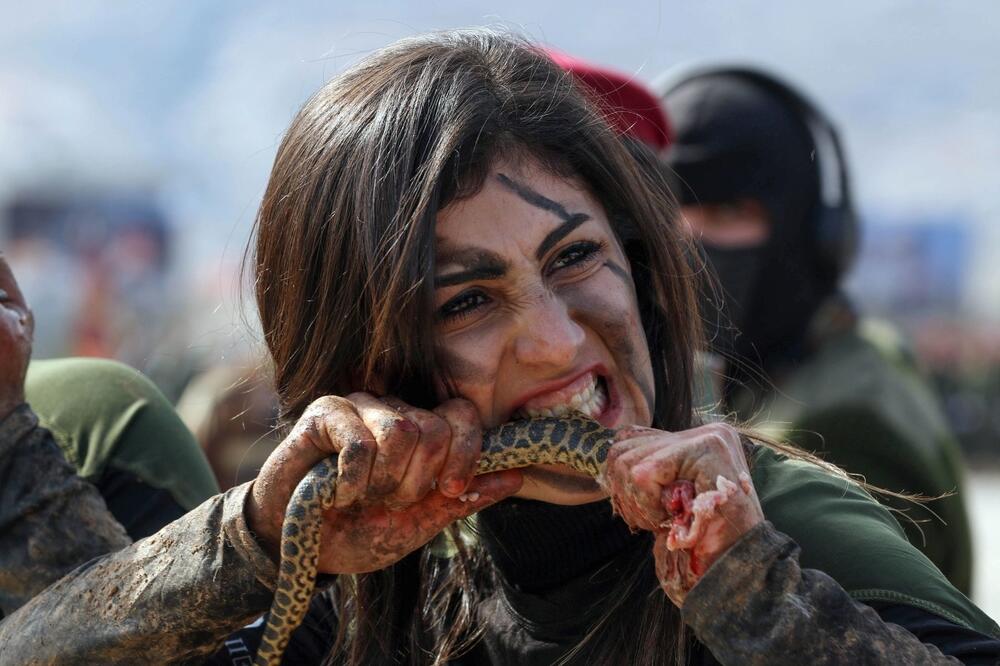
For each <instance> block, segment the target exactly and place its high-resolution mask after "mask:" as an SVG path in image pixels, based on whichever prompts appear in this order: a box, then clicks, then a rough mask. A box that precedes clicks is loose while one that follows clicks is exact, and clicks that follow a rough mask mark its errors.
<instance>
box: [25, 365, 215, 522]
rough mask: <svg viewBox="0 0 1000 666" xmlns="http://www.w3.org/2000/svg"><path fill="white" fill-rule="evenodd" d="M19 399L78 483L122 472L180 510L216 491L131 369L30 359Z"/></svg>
mask: <svg viewBox="0 0 1000 666" xmlns="http://www.w3.org/2000/svg"><path fill="white" fill-rule="evenodd" d="M25 396H26V399H27V402H28V403H29V404H30V405H31V407H32V409H33V410H34V411H35V413H36V414H38V419H39V422H40V423H41V425H43V426H44V427H46V428H48V429H49V430H51V431H52V433H53V434H54V435H55V439H56V441H57V443H58V444H59V446H60V448H62V450H63V455H65V456H66V459H67V460H68V461H69V462H70V463H71V464H72V465H73V466H74V467H76V469H77V473H78V474H79V475H80V476H82V477H83V478H85V479H88V480H95V481H96V480H98V479H99V478H100V477H101V476H102V475H103V474H104V473H105V472H106V471H107V470H108V469H109V468H114V469H116V470H119V471H122V472H127V473H129V474H133V475H135V476H136V477H138V478H139V479H140V480H141V481H142V482H143V483H145V484H146V485H148V486H151V487H153V488H158V489H163V490H166V491H168V492H169V493H170V495H171V496H172V497H173V498H174V499H175V500H176V501H177V503H178V504H179V505H180V506H181V507H183V509H184V510H186V511H190V510H191V509H193V508H194V507H196V506H198V505H199V504H201V503H202V502H203V501H205V500H206V499H208V498H209V497H211V496H212V495H215V494H216V493H218V492H219V487H218V484H217V483H216V482H215V477H214V476H213V474H212V470H211V468H210V467H209V466H208V461H207V460H206V459H205V456H204V454H203V453H202V451H201V449H200V448H199V446H198V443H197V442H196V441H195V439H194V436H193V435H192V434H191V432H190V431H189V430H188V429H187V427H186V426H185V425H184V423H183V422H182V421H181V420H180V418H179V417H178V416H177V413H176V412H175V411H174V408H173V406H172V405H171V404H170V403H169V401H167V399H166V398H165V397H164V396H163V394H162V393H160V391H159V389H157V388H156V386H154V385H153V383H152V382H151V381H149V380H148V379H147V378H146V377H144V376H143V375H142V374H141V373H139V372H138V371H137V370H134V369H132V368H130V367H128V366H126V365H123V364H121V363H117V362H114V361H108V360H104V359H92V358H67V359H57V360H46V361H32V363H31V364H30V366H29V367H28V376H27V379H26V381H25Z"/></svg>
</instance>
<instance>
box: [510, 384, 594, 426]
mask: <svg viewBox="0 0 1000 666" xmlns="http://www.w3.org/2000/svg"><path fill="white" fill-rule="evenodd" d="M607 404H608V396H607V394H606V391H605V389H604V387H603V385H601V384H600V383H599V382H598V381H597V377H596V376H595V377H594V380H593V382H591V384H590V386H588V387H587V388H585V389H584V390H582V391H580V392H579V393H577V394H576V395H574V396H573V397H571V398H570V399H569V401H568V402H567V403H565V404H561V405H553V406H551V407H546V408H544V409H525V408H522V409H519V410H518V411H517V414H516V416H519V417H528V418H537V417H540V416H555V417H562V416H568V415H569V414H570V413H572V412H579V413H580V414H583V415H584V416H586V417H589V418H593V417H596V416H598V415H599V414H600V413H601V412H603V411H604V408H605V407H606V406H607Z"/></svg>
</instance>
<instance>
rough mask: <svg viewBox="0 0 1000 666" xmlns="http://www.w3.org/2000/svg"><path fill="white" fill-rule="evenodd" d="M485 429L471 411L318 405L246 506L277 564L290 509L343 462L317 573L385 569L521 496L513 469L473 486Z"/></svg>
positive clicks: (366, 400)
mask: <svg viewBox="0 0 1000 666" xmlns="http://www.w3.org/2000/svg"><path fill="white" fill-rule="evenodd" d="M481 447H482V427H481V425H480V422H479V415H478V414H477V413H476V410H475V408H474V407H473V405H472V403H470V402H468V401H466V400H461V399H454V400H449V401H447V402H445V403H443V404H441V405H440V406H438V407H437V408H435V409H434V410H433V411H427V410H423V409H418V408H416V407H412V406H410V405H407V404H405V403H403V402H402V401H400V400H397V399H394V398H391V397H386V398H376V397H374V396H372V395H370V394H367V393H353V394H351V395H349V396H347V397H346V398H341V397H338V396H326V397H323V398H320V399H319V400H316V401H315V402H313V403H312V404H311V405H310V406H309V407H308V408H307V409H306V411H305V413H304V414H303V415H302V417H301V418H300V419H299V420H298V422H297V423H296V424H295V427H294V428H293V429H292V432H291V433H290V434H289V436H288V437H287V438H286V439H285V440H284V441H283V442H282V443H281V444H280V445H279V446H278V448H277V449H275V451H274V452H273V453H272V454H271V455H270V457H268V459H267V461H266V462H265V463H264V466H263V467H262V468H261V470H260V474H259V475H258V477H257V479H256V480H255V481H254V485H253V489H252V492H251V495H250V498H249V499H248V502H249V504H248V506H247V520H248V522H249V525H250V528H251V529H252V530H253V531H254V534H255V535H256V536H257V539H258V541H259V542H260V543H261V545H262V546H263V547H264V548H265V550H267V551H268V553H269V554H270V555H271V557H272V558H273V559H274V560H275V561H277V560H278V552H279V544H280V540H281V525H282V521H283V520H284V517H285V508H286V506H287V505H288V500H289V498H290V497H291V495H292V492H293V491H294V490H295V487H296V485H298V483H299V481H300V480H301V479H302V477H304V476H305V475H306V473H307V472H308V471H309V470H310V469H311V468H312V467H313V466H314V465H315V464H316V463H318V462H319V461H320V460H322V459H324V458H327V457H329V456H330V455H332V454H333V453H338V454H339V458H338V462H337V464H338V468H339V469H338V474H337V488H336V496H335V500H334V506H333V508H331V509H330V510H328V511H327V512H326V513H325V514H324V516H323V529H322V535H321V542H320V558H319V570H320V571H321V572H325V573H335V574H340V573H365V572H370V571H376V570H378V569H383V568H385V567H388V566H390V565H392V564H394V563H395V562H397V561H398V560H400V559H402V558H403V557H405V556H406V555H408V554H409V553H411V552H413V551H414V550H416V549H417V548H419V547H421V546H423V545H424V544H426V543H427V542H428V541H430V540H431V539H432V538H434V536H435V535H437V534H438V533H440V532H441V531H442V530H443V529H444V528H445V527H447V526H448V525H450V524H451V523H453V522H454V521H456V520H459V519H461V518H464V517H466V516H469V515H471V514H473V513H475V512H477V511H479V510H481V509H483V508H484V507H487V506H489V505H490V504H493V503H495V502H498V501H500V500H502V499H504V498H505V497H509V496H510V495H512V494H514V493H515V492H517V490H518V489H519V488H520V487H521V473H520V472H519V471H517V470H509V471H505V472H496V473H493V474H484V475H482V476H477V477H474V473H475V469H476V463H477V461H478V460H479V456H480V451H481Z"/></svg>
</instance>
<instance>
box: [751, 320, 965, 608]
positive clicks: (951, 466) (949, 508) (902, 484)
mask: <svg viewBox="0 0 1000 666" xmlns="http://www.w3.org/2000/svg"><path fill="white" fill-rule="evenodd" d="M775 383H776V390H774V391H772V392H771V393H770V394H768V395H767V396H765V397H764V398H763V400H761V399H760V398H759V397H758V399H757V402H756V403H754V404H751V402H750V396H749V394H748V392H747V391H743V392H742V393H738V394H737V395H736V396H734V399H733V400H732V401H731V402H732V407H733V409H735V410H736V411H737V413H738V415H739V416H740V417H741V418H743V419H744V420H749V421H750V423H751V425H752V426H753V427H754V428H755V429H756V430H758V431H760V432H763V433H764V434H766V435H769V436H771V437H775V438H777V439H780V440H783V441H788V442H791V443H793V444H796V445H798V446H799V447H800V448H802V449H804V450H807V451H815V452H817V453H820V454H821V456H822V457H823V458H824V459H825V460H827V461H829V462H832V463H835V464H837V465H839V466H840V467H842V468H844V469H845V470H847V471H848V472H850V473H852V474H860V475H861V476H863V477H864V479H865V480H866V481H867V482H868V483H869V484H872V485H874V486H877V487H879V488H884V489H886V490H891V491H894V492H899V491H903V492H907V493H919V494H921V495H924V496H928V497H938V496H940V495H944V494H949V493H951V496H950V497H946V498H943V499H938V500H935V501H932V502H929V503H928V504H927V505H926V508H925V507H922V506H919V505H917V504H914V503H912V502H907V501H902V500H896V499H895V498H892V497H880V498H879V499H880V500H882V501H883V502H885V503H886V504H888V505H889V506H892V507H893V508H894V509H900V510H902V511H903V512H905V514H904V515H902V516H900V523H901V524H902V525H903V528H904V529H905V530H906V535H907V537H908V538H909V540H910V542H911V543H913V544H914V545H916V546H917V547H918V548H919V549H920V550H921V551H922V552H923V553H924V554H926V555H927V557H928V558H930V560H931V561H932V562H933V563H934V564H935V565H937V567H938V568H939V569H941V571H942V572H944V574H945V575H946V576H947V577H948V579H949V580H950V581H951V582H952V583H953V584H954V585H955V587H957V588H958V589H959V590H961V591H962V592H964V593H965V594H968V593H969V590H970V588H971V578H972V544H971V537H970V530H969V522H968V517H967V514H966V509H965V502H964V498H963V495H962V492H961V491H962V478H963V474H962V463H961V454H960V451H959V449H958V446H957V444H956V442H955V440H954V438H953V437H952V435H951V433H950V431H949V428H948V426H947V423H946V422H945V419H944V416H943V414H942V412H941V409H940V407H939V405H938V403H937V401H936V399H935V397H934V395H933V394H932V392H931V391H930V389H929V388H928V386H927V385H926V384H925V382H924V381H923V380H922V378H921V377H920V375H919V373H918V372H917V370H916V368H915V366H914V364H913V362H912V359H911V358H910V357H909V355H908V353H907V352H906V350H905V347H904V346H903V344H902V342H901V340H900V339H899V336H898V335H897V334H896V333H895V332H894V331H893V329H891V328H890V327H888V326H886V325H884V324H880V323H876V322H871V321H862V322H861V323H859V324H858V325H856V326H852V327H850V328H847V329H846V330H843V331H840V332H838V333H836V334H833V335H829V336H826V337H825V338H824V339H823V341H822V343H821V344H820V345H819V346H818V349H817V351H816V352H815V353H814V354H813V355H812V356H810V357H809V358H808V359H807V360H805V361H804V362H803V363H802V364H800V365H798V366H796V367H795V368H793V369H791V370H790V371H788V372H787V373H785V374H784V375H782V376H779V377H777V378H775ZM911 519H912V520H911Z"/></svg>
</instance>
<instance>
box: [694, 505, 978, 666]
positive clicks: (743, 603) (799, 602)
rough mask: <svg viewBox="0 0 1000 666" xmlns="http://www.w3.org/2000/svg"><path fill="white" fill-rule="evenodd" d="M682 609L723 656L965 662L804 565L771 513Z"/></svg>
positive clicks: (759, 660)
mask: <svg viewBox="0 0 1000 666" xmlns="http://www.w3.org/2000/svg"><path fill="white" fill-rule="evenodd" d="M859 556H860V557H863V554H861V555H859ZM681 613H682V615H683V617H684V621H685V622H686V623H687V624H688V626H690V627H691V628H692V630H693V631H694V633H695V635H696V636H697V637H698V640H700V641H701V642H702V643H704V644H705V646H706V647H708V649H709V650H711V652H712V654H713V655H715V657H716V659H718V660H719V661H720V662H721V663H723V664H775V663H789V664H958V663H961V662H959V661H958V660H956V659H954V658H951V657H946V656H944V655H943V654H942V653H941V652H940V650H938V649H937V648H936V647H934V646H933V645H927V644H925V643H921V642H920V640H919V639H918V638H917V637H916V636H914V635H913V634H911V633H910V632H908V631H907V630H905V629H903V628H902V627H900V626H898V625H895V624H891V623H887V622H884V621H882V619H881V618H880V617H879V616H878V613H876V612H875V611H874V610H873V609H871V608H869V607H867V606H865V605H863V604H860V603H858V602H856V601H854V600H853V599H851V597H850V596H849V595H848V594H847V592H845V591H844V589H843V588H842V587H840V585H839V584H837V583H836V581H834V580H833V579H832V578H830V577H829V576H828V575H826V574H825V573H823V572H822V571H818V570H815V569H803V568H800V566H799V547H798V546H797V545H796V544H795V542H794V541H792V540H791V539H790V538H789V537H787V536H786V535H784V534H782V533H781V532H778V531H777V530H776V529H774V527H773V526H772V525H771V523H769V522H766V521H765V522H763V523H761V524H760V525H758V526H757V527H755V528H754V529H752V530H751V531H750V532H748V533H747V534H746V535H744V537H743V538H742V539H741V540H740V541H738V542H737V543H736V544H735V545H733V546H732V548H730V549H729V550H728V551H727V552H726V553H725V554H724V555H723V556H722V557H720V558H719V559H718V560H717V561H716V562H715V564H713V565H712V567H711V568H710V569H709V570H708V571H707V572H706V573H705V575H704V577H703V578H702V579H701V580H700V581H699V582H698V584H697V585H695V586H694V588H693V589H692V590H691V592H690V593H689V594H688V596H687V599H686V600H685V602H684V607H683V609H682V610H681Z"/></svg>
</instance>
